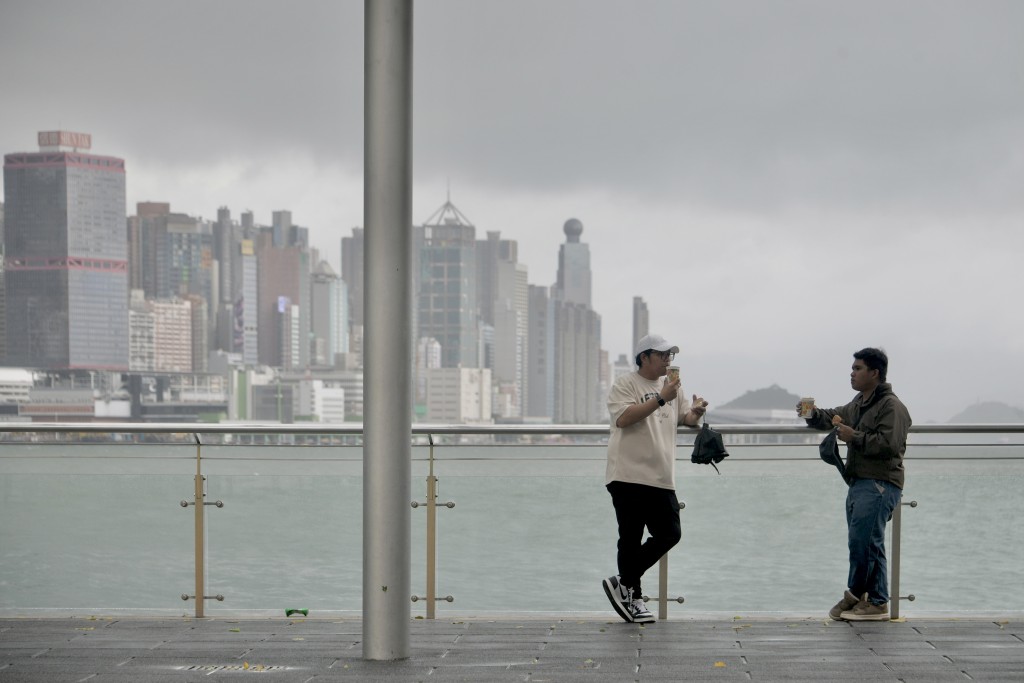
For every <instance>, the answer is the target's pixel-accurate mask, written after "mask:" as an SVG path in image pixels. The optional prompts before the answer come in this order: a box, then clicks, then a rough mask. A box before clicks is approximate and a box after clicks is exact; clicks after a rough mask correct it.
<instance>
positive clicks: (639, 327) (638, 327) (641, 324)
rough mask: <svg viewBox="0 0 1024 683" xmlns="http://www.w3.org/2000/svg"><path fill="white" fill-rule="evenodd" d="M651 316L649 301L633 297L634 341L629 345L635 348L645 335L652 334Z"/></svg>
mask: <svg viewBox="0 0 1024 683" xmlns="http://www.w3.org/2000/svg"><path fill="white" fill-rule="evenodd" d="M650 327H651V316H650V314H649V313H648V312H647V303H646V302H644V300H643V298H642V297H639V296H634V297H633V343H632V345H631V346H630V347H629V348H630V349H633V348H635V347H636V343H637V342H638V341H640V340H641V339H642V338H643V337H646V336H647V335H648V334H650Z"/></svg>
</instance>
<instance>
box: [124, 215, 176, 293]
mask: <svg viewBox="0 0 1024 683" xmlns="http://www.w3.org/2000/svg"><path fill="white" fill-rule="evenodd" d="M170 213H171V205H170V204H169V203H167V202H139V203H138V204H136V205H135V215H134V216H131V217H129V218H128V254H129V256H128V267H129V271H128V283H129V286H130V287H131V289H141V290H142V291H143V292H144V293H145V295H146V297H147V298H150V299H155V298H157V297H158V296H159V294H158V293H157V288H158V285H157V282H158V281H160V282H162V283H164V284H163V288H164V291H165V292H166V291H168V290H169V286H168V285H167V284H166V279H167V276H166V270H167V261H168V257H167V217H168V216H169V215H170ZM160 274H164V275H163V277H161V276H160Z"/></svg>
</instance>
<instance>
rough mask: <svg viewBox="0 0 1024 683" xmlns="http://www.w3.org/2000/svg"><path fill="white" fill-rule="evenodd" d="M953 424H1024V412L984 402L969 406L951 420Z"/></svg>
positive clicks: (995, 403)
mask: <svg viewBox="0 0 1024 683" xmlns="http://www.w3.org/2000/svg"><path fill="white" fill-rule="evenodd" d="M949 421H950V422H952V423H978V422H996V423H1015V422H1024V410H1021V409H1020V408H1014V407H1013V406H1011V405H1008V404H1006V403H1000V402H999V401H982V402H981V403H975V404H974V405H971V406H967V407H966V408H964V409H963V410H962V411H960V412H959V413H957V414H956V415H954V416H953V417H951V418H949Z"/></svg>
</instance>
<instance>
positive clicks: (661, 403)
mask: <svg viewBox="0 0 1024 683" xmlns="http://www.w3.org/2000/svg"><path fill="white" fill-rule="evenodd" d="M663 405H665V399H663V398H662V397H661V394H658V406H659V407H660V406H663Z"/></svg>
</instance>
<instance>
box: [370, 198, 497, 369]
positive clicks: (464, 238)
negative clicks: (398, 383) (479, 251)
mask: <svg viewBox="0 0 1024 683" xmlns="http://www.w3.org/2000/svg"><path fill="white" fill-rule="evenodd" d="M414 241H415V242H416V244H417V245H418V247H419V248H418V249H415V250H414V251H416V252H418V254H419V267H418V269H417V270H416V276H415V277H414V279H415V286H416V289H415V290H414V291H415V292H416V295H417V310H416V313H417V318H418V332H417V335H416V336H417V338H420V337H431V338H433V339H436V340H437V341H438V343H440V344H441V367H444V368H457V367H463V368H476V367H479V366H480V358H479V353H478V350H479V346H478V343H479V336H478V329H479V328H478V322H477V321H478V318H479V317H480V309H479V306H478V305H477V287H476V283H477V270H476V228H475V227H474V226H473V224H472V223H470V222H469V220H468V219H466V217H465V216H464V215H463V214H462V213H461V212H460V211H459V210H458V209H457V208H455V206H454V205H453V204H452V203H451V201H447V202H445V203H444V205H443V206H442V207H441V208H440V209H438V210H437V211H436V212H435V213H434V214H433V215H432V216H431V217H430V218H428V219H427V220H426V221H424V223H423V225H422V226H420V227H417V228H416V229H415V240H414ZM367 294H372V293H371V292H368V293H367Z"/></svg>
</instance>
